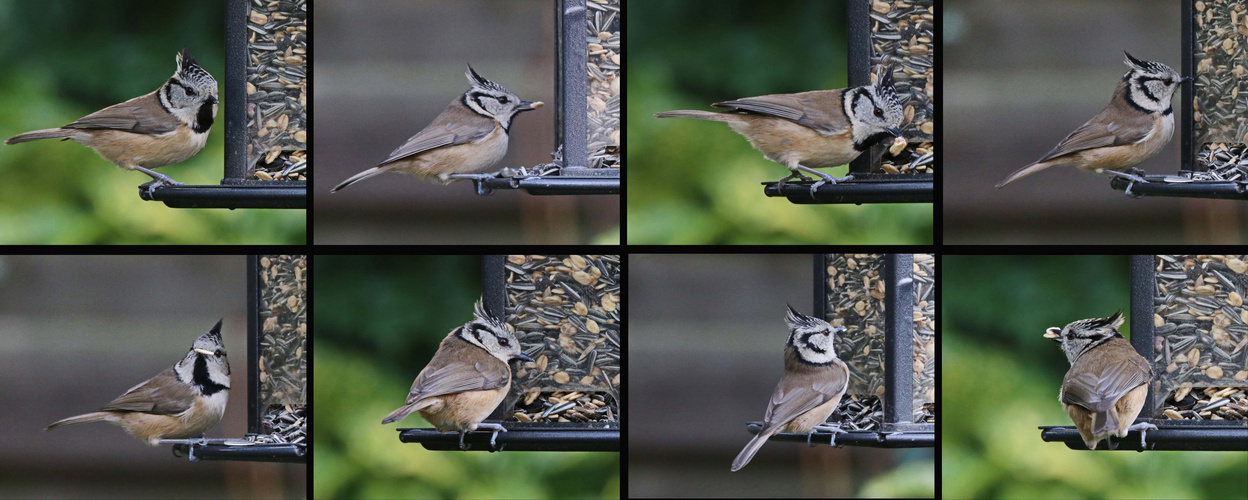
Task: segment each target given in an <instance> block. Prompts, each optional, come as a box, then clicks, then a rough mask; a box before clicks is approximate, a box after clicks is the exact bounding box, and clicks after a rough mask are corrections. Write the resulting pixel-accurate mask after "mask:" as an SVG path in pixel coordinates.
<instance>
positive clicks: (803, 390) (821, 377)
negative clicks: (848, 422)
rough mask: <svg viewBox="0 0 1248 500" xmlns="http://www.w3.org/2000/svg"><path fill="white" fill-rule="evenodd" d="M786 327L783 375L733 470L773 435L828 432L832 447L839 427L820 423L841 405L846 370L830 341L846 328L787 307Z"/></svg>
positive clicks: (846, 382)
mask: <svg viewBox="0 0 1248 500" xmlns="http://www.w3.org/2000/svg"><path fill="white" fill-rule="evenodd" d="M788 307H789V310H788V314H787V315H786V316H785V323H787V324H788V326H789V340H788V342H787V343H786V344H785V346H784V375H783V376H781V377H780V383H779V384H776V390H775V391H774V392H773V393H772V395H771V402H770V403H769V404H768V405H767V413H766V414H765V415H764V417H763V428H762V429H760V430H759V431H758V434H756V435H755V436H754V438H753V439H750V442H749V443H747V444H746V445H745V448H744V449H742V450H741V453H739V454H738V455H737V458H736V459H735V460H733V461H732V471H733V472H736V471H738V470H741V468H742V467H745V465H746V464H748V463H750V459H752V458H754V454H755V453H758V450H759V448H762V446H763V443H766V442H767V439H768V438H770V437H771V436H772V435H774V434H775V433H777V432H781V431H783V432H792V433H798V434H806V441H807V443H809V442H810V436H811V435H813V434H814V432H815V431H816V430H822V431H829V432H832V433H833V434H832V444H833V445H834V446H835V444H836V433H839V432H844V431H842V430H841V429H840V428H839V427H836V426H829V425H824V421H826V420H827V419H828V416H829V415H831V414H832V411H833V410H835V409H836V406H837V405H838V404H840V402H841V397H842V396H844V395H845V389H846V388H847V387H849V367H848V366H846V365H845V362H844V361H841V360H840V358H838V357H836V351H835V350H834V349H833V346H832V341H833V339H834V338H835V335H836V334H839V333H841V332H843V331H845V327H842V326H836V327H834V326H832V325H831V324H829V323H828V322H827V321H824V320H821V319H818V318H812V317H810V316H806V315H804V314H802V313H799V312H797V311H796V310H795V309H793V306H788Z"/></svg>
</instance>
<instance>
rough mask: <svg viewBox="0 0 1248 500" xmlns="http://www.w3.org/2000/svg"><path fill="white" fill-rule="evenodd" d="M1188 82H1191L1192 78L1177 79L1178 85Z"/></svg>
mask: <svg viewBox="0 0 1248 500" xmlns="http://www.w3.org/2000/svg"><path fill="white" fill-rule="evenodd" d="M1190 81H1192V77H1190V76H1185V77H1183V78H1180V79H1179V83H1183V82H1190Z"/></svg>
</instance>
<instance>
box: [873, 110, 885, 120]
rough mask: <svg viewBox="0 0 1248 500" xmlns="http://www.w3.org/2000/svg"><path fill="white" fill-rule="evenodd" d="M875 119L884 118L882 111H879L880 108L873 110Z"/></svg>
mask: <svg viewBox="0 0 1248 500" xmlns="http://www.w3.org/2000/svg"><path fill="white" fill-rule="evenodd" d="M875 117H876V118H883V117H884V112H883V111H880V108H875Z"/></svg>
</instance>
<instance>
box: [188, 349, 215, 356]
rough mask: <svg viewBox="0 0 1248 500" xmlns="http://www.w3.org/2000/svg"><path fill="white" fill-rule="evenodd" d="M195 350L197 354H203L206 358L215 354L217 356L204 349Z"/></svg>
mask: <svg viewBox="0 0 1248 500" xmlns="http://www.w3.org/2000/svg"><path fill="white" fill-rule="evenodd" d="M193 350H194V351H195V352H197V353H200V354H203V355H204V356H212V355H213V354H215V353H213V352H212V351H205V350H203V349H193Z"/></svg>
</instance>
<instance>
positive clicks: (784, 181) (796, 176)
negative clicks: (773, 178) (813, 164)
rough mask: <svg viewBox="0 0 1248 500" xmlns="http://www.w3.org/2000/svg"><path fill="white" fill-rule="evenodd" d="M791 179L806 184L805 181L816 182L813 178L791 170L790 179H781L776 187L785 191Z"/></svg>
mask: <svg viewBox="0 0 1248 500" xmlns="http://www.w3.org/2000/svg"><path fill="white" fill-rule="evenodd" d="M789 179H797V180H799V181H803V182H805V181H813V180H815V179H813V178H811V177H806V176H804V175H802V173H801V172H798V171H796V170H790V171H789V175H788V177H785V178H783V179H780V181H779V182H777V183H776V187H777V188H780V189H784V186H787V185H788V183H789Z"/></svg>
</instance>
